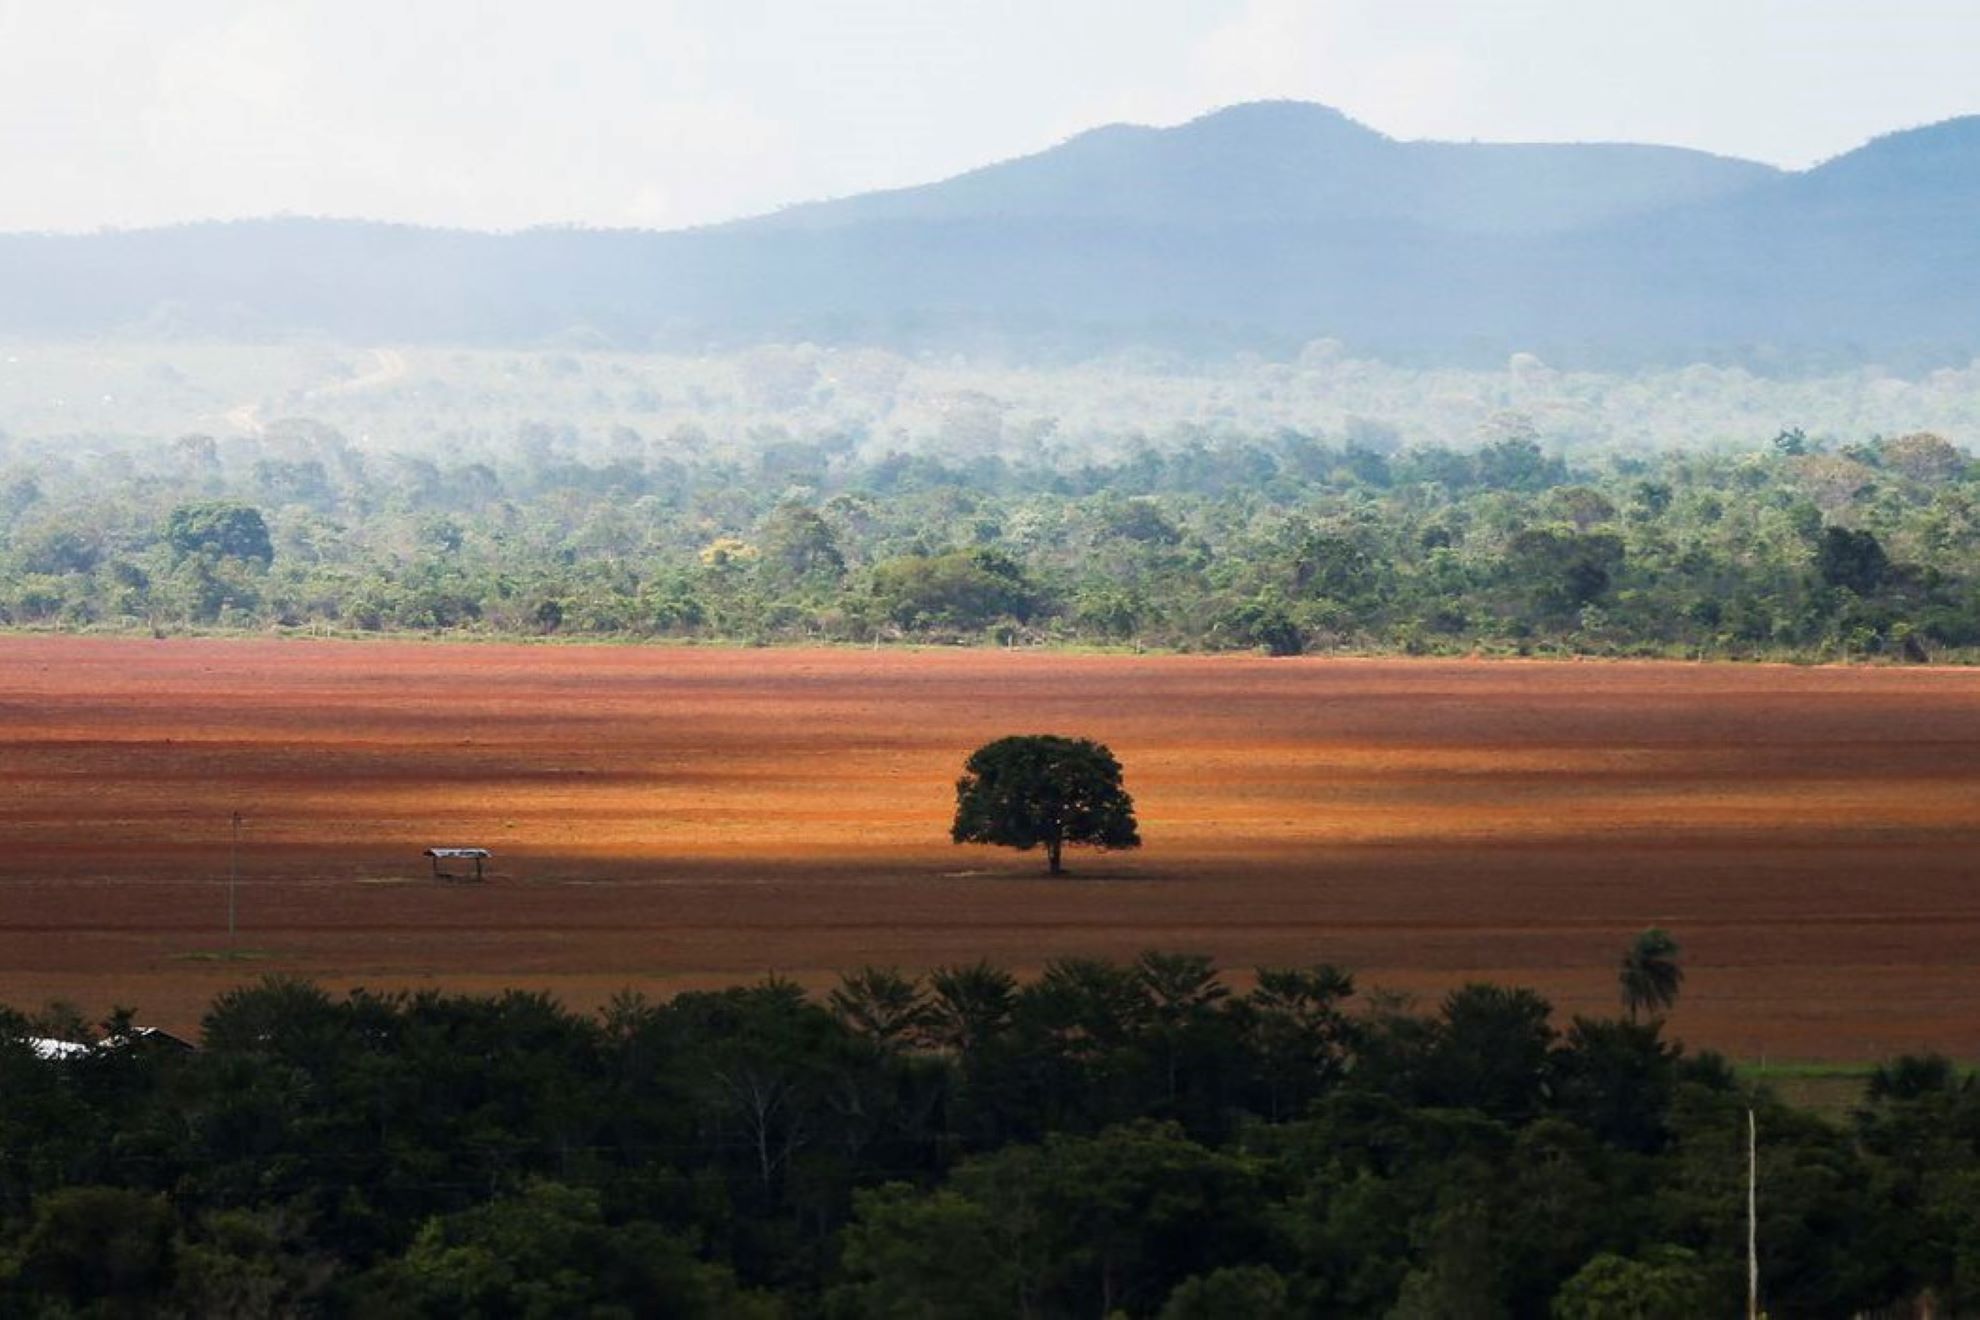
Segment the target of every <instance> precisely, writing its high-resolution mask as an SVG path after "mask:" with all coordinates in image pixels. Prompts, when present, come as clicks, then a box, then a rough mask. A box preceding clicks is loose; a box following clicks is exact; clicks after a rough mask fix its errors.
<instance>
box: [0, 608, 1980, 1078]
mask: <svg viewBox="0 0 1980 1320" xmlns="http://www.w3.org/2000/svg"><path fill="white" fill-rule="evenodd" d="M1046 731H1050V732H1063V733H1072V734H1078V735H1082V736H1087V737H1093V738H1097V739H1100V740H1101V741H1103V742H1106V743H1108V744H1109V745H1110V746H1111V747H1112V748H1113V749H1114V751H1115V753H1116V754H1117V755H1118V756H1119V757H1120V759H1121V761H1122V762H1123V764H1124V765H1125V766H1126V768H1127V780H1128V787H1129V788H1130V790H1131V791H1133V792H1134V794H1135V796H1136V800H1137V804H1138V808H1139V813H1140V816H1141V822H1142V834H1143V838H1144V840H1145V842H1146V846H1145V847H1144V848H1143V849H1142V850H1141V851H1139V852H1137V853H1127V854H1105V855H1092V854H1087V853H1083V852H1081V853H1071V854H1069V862H1070V865H1071V866H1072V867H1073V869H1074V871H1075V875H1074V876H1073V877H1071V878H1069V879H1066V880H1063V881H1058V882H1052V881H1048V880H1046V879H1045V878H1043V876H1042V874H1041V872H1042V869H1043V863H1042V860H1041V859H1040V858H1039V856H1038V855H1037V854H1018V853H1013V852H1010V851H1007V850H1002V849H990V848H957V847H954V846H952V845H950V844H949V843H948V842H947V834H946V831H947V824H948V817H949V812H950V809H951V806H952V802H953V790H952V784H953V782H954V779H955V776H956V774H957V772H958V770H959V768H960V765H961V762H962V759H963V757H964V756H965V755H966V754H967V753H968V752H969V750H970V749H971V748H972V747H974V746H975V745H977V744H978V743H980V742H983V741H985V740H987V739H989V738H992V737H995V736H998V735H1001V734H1005V733H1016V732H1046ZM237 810H238V811H239V812H241V813H242V816H243V818H244V826H243V829H242V833H241V846H240V852H239V885H238V901H239V921H240V934H239V936H238V938H237V942H236V944H235V945H234V946H232V950H231V953H230V946H229V944H228V941H227V937H226V926H225V923H226V913H227V890H228V875H229V868H230V863H231V857H230V841H231V840H230V828H229V818H230V814H231V813H232V812H234V811H237ZM432 844H472V845H481V846H485V847H488V848H491V849H493V850H494V852H495V860H494V863H493V869H492V872H491V874H490V878H489V879H488V881H487V882H486V883H484V884H480V885H475V884H462V883H446V882H440V881H435V880H434V879H432V878H431V876H430V873H429V871H428V864H427V862H426V861H425V859H424V858H423V857H422V856H421V850H422V849H423V848H425V847H427V846H429V845H432ZM1652 923H1655V924H1660V925H1663V926H1666V927H1668V928H1669V929H1670V930H1672V931H1673V932H1674V933H1675V934H1676V935H1677V936H1678V938H1679V939H1680V940H1681V941H1682V942H1683V944H1684V948H1685V953H1686V957H1685V965H1686V967H1687V970H1688V973H1689V979H1688V981H1687V983H1686V986H1685V991H1684V996H1683V999H1682V1000H1681V1002H1680V1004H1679V1007H1678V1010H1677V1013H1676V1015H1675V1018H1674V1026H1675V1029H1676V1031H1677V1032H1678V1034H1679V1035H1681V1036H1683V1037H1685V1038H1686V1039H1687V1040H1689V1041H1692V1042H1695V1043H1700V1044H1710V1045H1715V1046H1718V1047H1720V1048H1723V1049H1726V1050H1727V1051H1729V1052H1731V1053H1734V1054H1736V1055H1739V1056H1742V1057H1757V1056H1762V1055H1767V1056H1772V1057H1776V1058H1808V1059H1819V1058H1837V1059H1848V1058H1863V1057H1873V1056H1877V1055H1882V1054H1885V1053H1889V1052H1892V1051H1896V1050H1900V1049H1917V1048H1928V1047H1929V1048H1937V1049H1941V1050H1946V1051H1950V1052H1955V1053H1959V1054H1964V1055H1968V1056H1971V1055H1973V1054H1974V1053H1976V1052H1980V1048H1976V1047H1980V673H1975V672H1966V671H1952V670H1925V669H1917V670H1895V669H1793V668H1779V667H1769V666H1730V665H1718V666H1695V665H1656V664H1542V663H1491V662H1471V663H1466V662H1450V663H1443V662H1437V663H1431V662H1420V661H1414V662H1401V661H1340V660H1266V659H1255V658H1202V657H1091V656H1066V655H1042V654H1028V653H1008V652H993V651H955V652H915V653H904V652H881V653H868V652H859V651H797V650H770V651H742V650H717V649H692V648H688V649H680V648H614V647H548V646H545V647H528V646H493V645H485V646H484V645H422V644H416V643H403V644H402V643H389V644H387V643H381V644H357V643H302V642H290V641H281V642H278V641H248V642H222V641H178V640H174V641H159V642H153V641H147V640H112V639H75V638H35V637H29V638H23V637H10V638H6V639H4V640H0V1000H5V1001H7V1002H10V1003H13V1004H15V1005H17V1006H22V1007H33V1006H35V1005H38V1004H39V1003H40V1002H42V1001H43V1000H45V999H48V998H52V997H63V998H67V999H70V1000H73V1001H75V1002H77V1003H78V1004H80V1005H81V1006H82V1007H83V1008H84V1009H85V1010H87V1011H90V1012H92V1013H101V1012H105V1011H107V1010H108V1009H109V1008H110V1007H111V1006H112V1005H113V1004H129V1005H135V1006H136V1007H137V1008H138V1009H139V1010H140V1017H141V1020H146V1021H153V1022H158V1023H160V1024H162V1025H167V1026H174V1027H180V1028H189V1027H191V1026H192V1025H194V1024H195V1023H196V1021H197V1018H198V1014H199V1012H200V1010H201V1008H202V1006H203V1005H204V1004H205V1002H206V1001H207V999H208V998H210V996H211V995H212V994H213V993H214V992H215V991H217V990H219V989H221V988H223V987H225V986H227V985H231V984H234V983H237V982H239V981H240V980H242V979H245V978H249V977H253V976H258V975H261V974H263V973H265V972H271V971H280V972H293V973H298V974H304V975H309V976H313V977H317V978H319V979H321V980H323V981H325V982H326V983H329V984H332V985H338V986H345V985H354V984H362V985H367V986H372V987H383V986H400V985H418V984H427V983H436V984H443V985H449V986H455V987H460V988H487V987H492V986H497V985H523V986H528V987H538V988H547V989H550V990H553V991H555V992H557V993H558V994H560V995H562V996H563V997H564V998H565V999H566V1000H567V1001H568V1002H570V1003H572V1004H573V1005H574V1006H584V1007H589V1006H591V1005H592V1004H595V1003H597V1002H600V1001H601V1000H602V999H604V998H605V997H606V996H608V995H609V994H610V993H611V992H612V991H614V990H616V989H618V988H620V987H624V986H634V987H638V988H643V989H646V990H648V991H649V992H651V991H664V990H665V989H667V988H668V987H670V986H678V985H684V984H709V983H717V982H724V981H729V980H734V979H738V978H749V977H754V976H756V975H758V974H761V973H762V972H764V971H766V970H771V969H774V970H776V971H779V972H782V973H784V974H786V975H790V976H795V977H797V978H798V979H800V980H806V981H809V982H814V983H819V984H823V983H825V982H826V981H828V980H829V979H830V972H831V970H832V969H837V968H843V967H848V966H852V965H856V964H858V963H861V962H880V963H899V964H902V965H904V966H912V967H925V966H928V965H932V964H937V963H943V962H953V961H958V960H967V959H974V958H977V957H979V956H987V957H990V958H992V959H996V960H1000V961H1004V962H1007V963H1010V964H1013V965H1017V966H1022V967H1035V966H1037V965H1038V964H1040V963H1041V962H1043V961H1044V960H1046V959H1049V958H1051V957H1054V956H1057V955H1062V954H1072V953H1091V954H1110V955H1123V956H1125V955H1131V954H1133V953H1134V952H1136V951H1138V950H1141V949H1144V948H1150V947H1159V948H1169V949H1182V950H1197V951H1203V952H1208V953H1212V954H1215V955H1217V956H1218V957H1219V958H1220V959H1221V960H1223V961H1224V962H1225V963H1226V964H1227V965H1230V966H1233V967H1240V968H1242V967H1247V966H1250V965H1254V964H1257V963H1261V962H1264V963H1293V962H1306V961H1313V960H1321V959H1325V960H1331V961H1335V962H1340V963H1344V964H1347V965H1349V966H1351V967H1353V968H1355V969H1356V970H1357V971H1358V973H1359V974H1360V977H1361V980H1362V982H1363V983H1364V984H1374V985H1384V986H1390V987H1395V988H1402V989H1408V990H1413V991H1418V992H1423V993H1426V994H1434V993H1436V992H1437V991H1439V990H1440V989H1442V988H1444V987H1448V986H1450V985H1452V984H1455V983H1457V982H1459V981H1462V980H1464V979H1467V978H1491V979H1496V980H1503V981H1508V982H1518V983H1522V984H1528V985H1532V986H1535V987H1537V988H1539V989H1541V990H1542V991H1544V992H1546V993H1547V994H1549V995H1550V996H1552V997H1553V998H1554V1000H1555V1002H1556V1003H1557V1004H1558V1005H1560V1006H1561V1008H1562V1009H1563V1010H1565V1011H1608V1010H1609V1009H1610V1007H1611V1006H1612V1004H1613V1002H1614V986H1615V980H1614V972H1613V968H1614V964H1615V960H1616V957H1617V955H1618V953H1619V952H1620V949H1621V947H1622V945H1623V944H1624V942H1625V941H1626V939H1627V938H1628V937H1629V936H1630V935H1631V934H1632V933H1633V932H1635V931H1637V930H1639V929H1641V928H1642V927H1644V926H1646V925H1650V924H1652Z"/></svg>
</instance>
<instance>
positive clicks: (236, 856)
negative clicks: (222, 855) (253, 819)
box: [227, 811, 241, 944]
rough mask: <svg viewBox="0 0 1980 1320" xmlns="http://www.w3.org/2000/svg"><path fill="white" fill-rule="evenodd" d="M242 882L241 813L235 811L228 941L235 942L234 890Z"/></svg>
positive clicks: (228, 907) (229, 862)
mask: <svg viewBox="0 0 1980 1320" xmlns="http://www.w3.org/2000/svg"><path fill="white" fill-rule="evenodd" d="M240 883H241V813H240V812H238V811H237V812H235V813H234V849H233V853H232V856H231V857H230V858H229V859H228V863H227V942H228V943H229V944H232V943H233V942H234V891H235V890H236V889H238V888H239V887H240Z"/></svg>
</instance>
